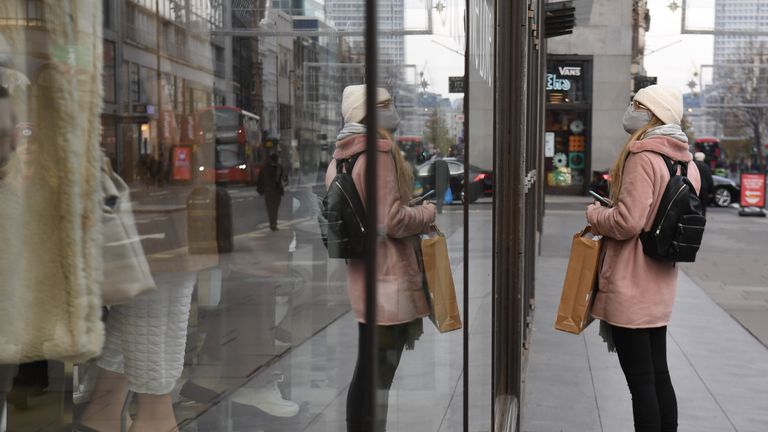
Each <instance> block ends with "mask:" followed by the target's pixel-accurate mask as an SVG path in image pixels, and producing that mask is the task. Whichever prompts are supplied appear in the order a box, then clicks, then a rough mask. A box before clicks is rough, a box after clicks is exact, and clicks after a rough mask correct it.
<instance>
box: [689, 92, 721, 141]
mask: <svg viewBox="0 0 768 432" xmlns="http://www.w3.org/2000/svg"><path fill="white" fill-rule="evenodd" d="M700 102H701V101H700V99H699V95H697V94H693V93H687V94H684V95H683V108H684V110H685V117H686V118H687V119H688V122H689V124H690V128H691V130H692V131H693V133H694V135H695V136H696V137H697V138H698V137H704V136H715V135H716V134H717V131H718V126H717V122H716V120H715V118H714V116H711V115H709V114H707V112H706V111H705V110H702V109H701V103H700Z"/></svg>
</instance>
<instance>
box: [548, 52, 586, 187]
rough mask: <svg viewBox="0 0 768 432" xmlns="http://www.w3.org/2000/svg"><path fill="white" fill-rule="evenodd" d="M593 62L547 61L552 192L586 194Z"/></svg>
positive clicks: (577, 59)
mask: <svg viewBox="0 0 768 432" xmlns="http://www.w3.org/2000/svg"><path fill="white" fill-rule="evenodd" d="M590 83H591V60H589V59H583V58H573V57H568V56H549V57H548V60H547V75H546V80H545V89H546V103H547V109H546V117H545V134H544V158H545V159H544V160H545V165H544V169H545V172H546V186H547V189H548V191H550V192H555V193H576V194H582V193H585V192H586V190H585V188H586V186H587V185H588V184H589V181H590V177H589V172H588V170H589V163H588V161H589V160H590V157H591V156H590V154H591V148H592V146H591V134H592V130H591V129H592V128H591V108H590V107H591V100H592V95H591V85H590Z"/></svg>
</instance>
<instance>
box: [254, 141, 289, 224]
mask: <svg viewBox="0 0 768 432" xmlns="http://www.w3.org/2000/svg"><path fill="white" fill-rule="evenodd" d="M286 180H287V179H286V177H285V174H284V172H283V167H282V166H281V165H280V161H279V159H278V156H277V153H275V152H272V153H270V155H269V161H268V162H267V163H266V164H265V165H264V167H263V168H262V169H261V172H260V173H259V179H258V181H257V182H256V191H257V192H258V193H259V195H261V196H263V197H264V203H265V204H266V206H267V216H268V217H269V229H271V230H272V231H277V213H278V210H279V209H280V201H281V200H282V199H283V194H284V193H285V183H286Z"/></svg>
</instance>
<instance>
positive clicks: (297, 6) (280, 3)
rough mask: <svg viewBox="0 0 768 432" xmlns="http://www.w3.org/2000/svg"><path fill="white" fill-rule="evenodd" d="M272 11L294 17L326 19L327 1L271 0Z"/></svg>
mask: <svg viewBox="0 0 768 432" xmlns="http://www.w3.org/2000/svg"><path fill="white" fill-rule="evenodd" d="M270 1H271V6H272V9H279V10H282V11H283V12H285V13H287V14H290V15H293V16H307V17H313V18H320V19H324V18H325V0H270Z"/></svg>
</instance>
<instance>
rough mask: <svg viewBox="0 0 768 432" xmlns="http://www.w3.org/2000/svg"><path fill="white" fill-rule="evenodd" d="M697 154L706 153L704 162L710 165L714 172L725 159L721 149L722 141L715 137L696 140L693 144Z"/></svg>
mask: <svg viewBox="0 0 768 432" xmlns="http://www.w3.org/2000/svg"><path fill="white" fill-rule="evenodd" d="M693 149H694V151H695V152H702V153H704V162H706V163H707V165H709V169H711V170H714V169H715V168H717V167H718V166H719V165H720V162H721V160H722V159H723V156H724V155H723V151H722V149H721V148H720V140H719V139H717V138H714V137H701V138H696V142H695V143H694V144H693Z"/></svg>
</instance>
